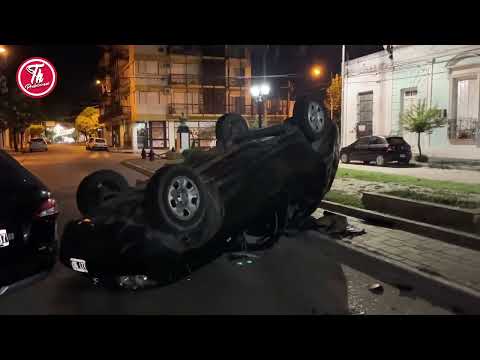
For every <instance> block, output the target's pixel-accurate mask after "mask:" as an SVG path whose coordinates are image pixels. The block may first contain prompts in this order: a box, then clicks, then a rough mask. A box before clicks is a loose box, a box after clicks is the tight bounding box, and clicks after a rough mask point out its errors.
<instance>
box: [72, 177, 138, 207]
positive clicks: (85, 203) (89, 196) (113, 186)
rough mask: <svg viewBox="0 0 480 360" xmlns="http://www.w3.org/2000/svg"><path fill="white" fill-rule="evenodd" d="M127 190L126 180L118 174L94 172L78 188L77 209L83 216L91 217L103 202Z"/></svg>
mask: <svg viewBox="0 0 480 360" xmlns="http://www.w3.org/2000/svg"><path fill="white" fill-rule="evenodd" d="M128 189H129V185H128V182H127V180H126V179H125V177H123V176H122V175H120V174H119V173H117V172H115V171H112V170H99V171H95V172H94V173H92V174H90V175H88V176H87V177H85V178H84V179H83V180H82V182H81V183H80V185H79V186H78V189H77V207H78V209H79V210H80V212H81V213H82V214H83V215H84V216H92V215H93V214H94V213H95V211H96V210H97V209H98V207H99V206H100V205H101V204H102V203H103V202H105V201H106V200H108V199H110V198H112V197H114V196H115V195H116V194H118V193H121V192H123V191H126V190H128Z"/></svg>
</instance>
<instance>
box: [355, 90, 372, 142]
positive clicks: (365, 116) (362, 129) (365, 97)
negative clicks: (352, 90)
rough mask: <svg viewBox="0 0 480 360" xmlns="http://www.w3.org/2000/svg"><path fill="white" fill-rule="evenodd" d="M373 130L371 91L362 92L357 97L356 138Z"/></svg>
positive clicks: (369, 133) (368, 134) (367, 134)
mask: <svg viewBox="0 0 480 360" xmlns="http://www.w3.org/2000/svg"><path fill="white" fill-rule="evenodd" d="M372 132H373V91H368V92H362V93H359V94H358V98H357V138H359V137H362V136H370V135H372Z"/></svg>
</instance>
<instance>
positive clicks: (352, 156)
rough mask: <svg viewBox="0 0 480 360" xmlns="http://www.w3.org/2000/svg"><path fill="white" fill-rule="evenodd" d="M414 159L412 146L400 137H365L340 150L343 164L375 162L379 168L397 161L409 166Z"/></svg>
mask: <svg viewBox="0 0 480 360" xmlns="http://www.w3.org/2000/svg"><path fill="white" fill-rule="evenodd" d="M411 158H412V150H411V148H410V145H408V143H407V142H406V141H405V140H404V139H403V138H402V137H400V136H365V137H361V138H359V139H358V140H357V141H355V142H354V143H353V144H351V145H349V146H346V147H343V148H342V149H341V150H340V160H341V161H342V163H349V162H350V161H363V163H365V164H369V163H370V162H372V161H374V162H375V163H376V164H377V165H378V166H383V165H385V164H386V163H389V162H393V161H397V162H399V163H400V164H408V163H409V162H410V160H411Z"/></svg>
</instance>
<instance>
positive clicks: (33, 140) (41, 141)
mask: <svg viewBox="0 0 480 360" xmlns="http://www.w3.org/2000/svg"><path fill="white" fill-rule="evenodd" d="M30 141H31V142H36V143H44V142H45V141H44V140H43V139H31V140H30Z"/></svg>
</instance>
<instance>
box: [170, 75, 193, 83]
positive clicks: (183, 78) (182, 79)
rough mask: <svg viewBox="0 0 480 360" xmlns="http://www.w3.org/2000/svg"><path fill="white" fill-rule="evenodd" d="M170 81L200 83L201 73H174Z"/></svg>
mask: <svg viewBox="0 0 480 360" xmlns="http://www.w3.org/2000/svg"><path fill="white" fill-rule="evenodd" d="M168 81H169V84H170V85H200V75H194V74H172V75H170V76H169V78H168Z"/></svg>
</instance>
